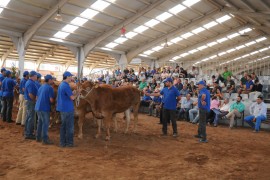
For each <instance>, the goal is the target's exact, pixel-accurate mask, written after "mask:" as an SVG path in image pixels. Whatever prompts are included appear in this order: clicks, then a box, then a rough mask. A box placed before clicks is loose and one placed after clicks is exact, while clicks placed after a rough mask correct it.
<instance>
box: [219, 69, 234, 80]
mask: <svg viewBox="0 0 270 180" xmlns="http://www.w3.org/2000/svg"><path fill="white" fill-rule="evenodd" d="M232 75H233V74H232V72H231V71H229V70H228V68H227V67H224V72H223V73H222V75H220V76H219V77H218V80H220V81H221V82H225V81H226V80H227V78H228V76H232Z"/></svg>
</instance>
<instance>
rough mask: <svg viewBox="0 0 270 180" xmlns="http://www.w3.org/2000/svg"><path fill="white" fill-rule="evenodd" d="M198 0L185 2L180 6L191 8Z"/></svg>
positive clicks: (186, 0)
mask: <svg viewBox="0 0 270 180" xmlns="http://www.w3.org/2000/svg"><path fill="white" fill-rule="evenodd" d="M199 1H200V0H185V1H184V2H183V3H182V4H184V5H185V6H187V7H191V6H192V5H194V4H196V3H198V2H199Z"/></svg>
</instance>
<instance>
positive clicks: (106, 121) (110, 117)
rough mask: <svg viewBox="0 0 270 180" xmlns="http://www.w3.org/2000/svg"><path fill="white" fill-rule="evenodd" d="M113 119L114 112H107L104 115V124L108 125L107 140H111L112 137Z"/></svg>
mask: <svg viewBox="0 0 270 180" xmlns="http://www.w3.org/2000/svg"><path fill="white" fill-rule="evenodd" d="M111 119H112V114H109V113H107V114H106V115H105V117H104V124H105V127H106V138H105V140H106V141H109V140H110V138H111V135H110V122H111Z"/></svg>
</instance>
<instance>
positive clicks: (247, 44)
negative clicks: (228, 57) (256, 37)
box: [245, 41, 256, 46]
mask: <svg viewBox="0 0 270 180" xmlns="http://www.w3.org/2000/svg"><path fill="white" fill-rule="evenodd" d="M255 43H256V41H251V42H248V43H246V44H245V45H246V46H251V45H252V44H255Z"/></svg>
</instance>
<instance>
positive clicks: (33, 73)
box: [29, 71, 37, 76]
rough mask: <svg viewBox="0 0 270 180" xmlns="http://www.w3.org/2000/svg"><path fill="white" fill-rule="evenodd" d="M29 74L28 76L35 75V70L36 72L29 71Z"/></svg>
mask: <svg viewBox="0 0 270 180" xmlns="http://www.w3.org/2000/svg"><path fill="white" fill-rule="evenodd" d="M29 75H30V76H34V75H37V72H36V71H30V73H29Z"/></svg>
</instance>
